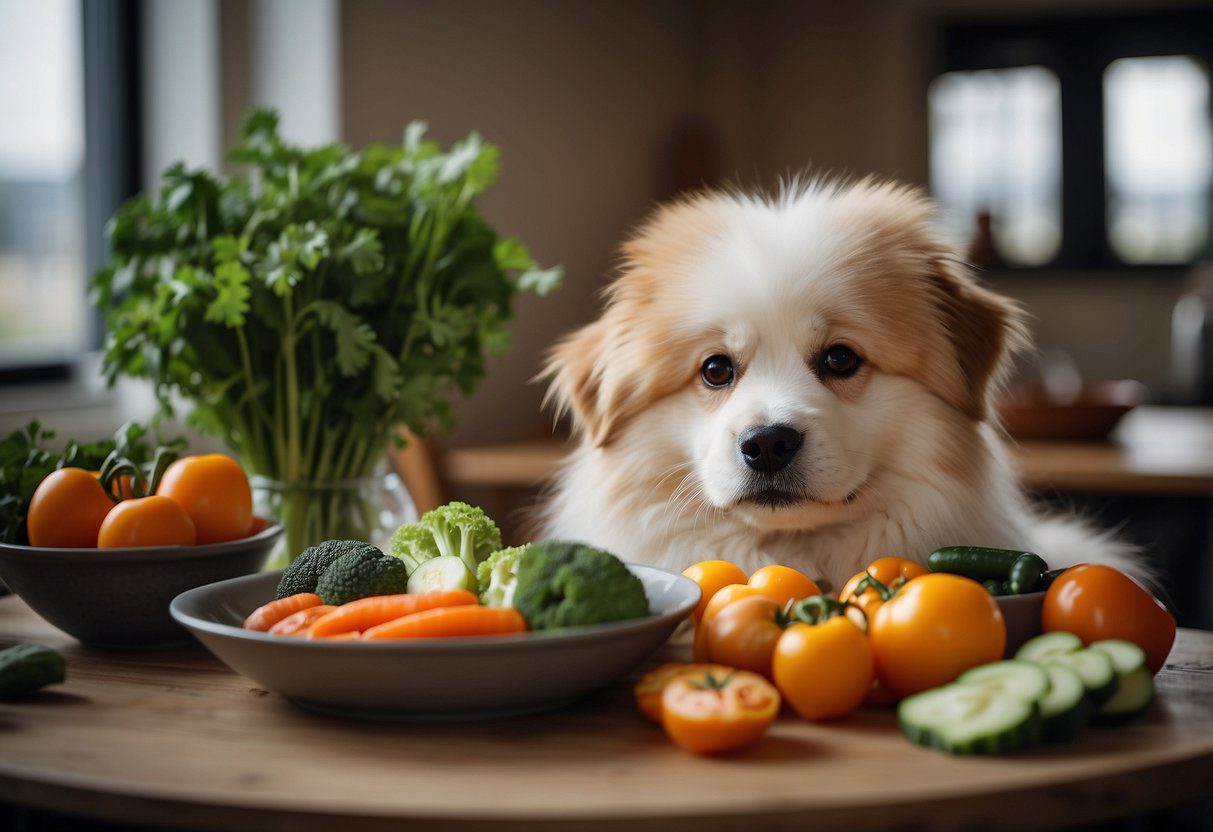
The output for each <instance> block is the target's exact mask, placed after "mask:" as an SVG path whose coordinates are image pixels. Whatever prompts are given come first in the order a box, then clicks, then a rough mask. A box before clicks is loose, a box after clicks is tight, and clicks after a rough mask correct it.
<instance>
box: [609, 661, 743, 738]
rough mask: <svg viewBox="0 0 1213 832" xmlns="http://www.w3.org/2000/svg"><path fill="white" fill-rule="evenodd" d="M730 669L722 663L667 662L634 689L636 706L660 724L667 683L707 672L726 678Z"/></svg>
mask: <svg viewBox="0 0 1213 832" xmlns="http://www.w3.org/2000/svg"><path fill="white" fill-rule="evenodd" d="M730 670H732V668H729V667H725V666H724V665H720V664H683V663H682V662H668V663H667V664H663V665H660V666H659V667H655V668H653V669H652V670H650V671H649V672H648V673H646V674H644V677H643V678H642V679H641V680H640V681H639V682H637V683H636V687H635V688H633V689H632V691H633V693H635V695H636V707H638V708H639V709H640V712H641V713H642V714H644V715H645V716H647V717H648V718H649V719H651V720H653V722H656V723H657V724H658V725H660V724H661V694H662V693H663V692H665V687H666V685H668V684H669V683H670V682H672V681H674V680H675V679H682V678H684V677H690V676H700V677H702V676H703V674H705V673H712V674H713V675H715V676H716V677H717V678H724V677H725V676H726V675H728V673H729V671H730Z"/></svg>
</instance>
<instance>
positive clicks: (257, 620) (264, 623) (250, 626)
mask: <svg viewBox="0 0 1213 832" xmlns="http://www.w3.org/2000/svg"><path fill="white" fill-rule="evenodd" d="M323 603H324V602H323V601H321V600H320V596H319V595H316V594H315V593H313V592H300V593H298V594H296V595H288V596H287V597H285V598H277V599H275V600H273V601H270V602H269V603H268V604H262V605H261V606H260V607H257V609H255V610H253V611H252V612H251V613H249V615H248V617H247V618H246V619H244V629H246V630H258V631H260V632H266V631H268V630H269V629H270V628H271V627H273V626H274V625H275V624H277V623H278V622H279V621H282V620H283V619H284V618H286V617H288V616H290V615H294V614H295V613H297V612H299V611H300V610H306V609H308V608H310V607H318V606H320V605H321V604H323Z"/></svg>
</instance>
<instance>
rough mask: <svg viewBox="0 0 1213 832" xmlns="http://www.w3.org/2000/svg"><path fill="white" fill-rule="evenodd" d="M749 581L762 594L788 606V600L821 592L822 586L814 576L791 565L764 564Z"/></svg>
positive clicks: (782, 605) (796, 599)
mask: <svg viewBox="0 0 1213 832" xmlns="http://www.w3.org/2000/svg"><path fill="white" fill-rule="evenodd" d="M748 583H749V585H750V586H752V587H754V589H756V590H758V591H759V592H760V593H761V594H763V595H765V596H767V597H768V598H774V599H775V600H776V601H778V602H779V606H780V607H786V606H787V603H788V601H799V600H800V599H801V598H808V597H809V596H810V595H820V594H821V587H819V586H817V583H816V582H815V581H814V580H813V579H812V578H810V577H809V576H808V575H806V574H804V573H803V572H798V571H796V570H795V569H793V568H792V567H790V566H779V565H776V564H772V565H770V566H764V567H762V568H761V569H759V570H758V571H757V572H755V573H754V574H753V575H751V576H750V580H749V582H748Z"/></svg>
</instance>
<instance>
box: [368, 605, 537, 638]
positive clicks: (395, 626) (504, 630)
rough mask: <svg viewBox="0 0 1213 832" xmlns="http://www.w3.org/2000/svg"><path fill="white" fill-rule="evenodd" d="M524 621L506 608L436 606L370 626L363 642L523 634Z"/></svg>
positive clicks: (514, 611) (516, 612)
mask: <svg viewBox="0 0 1213 832" xmlns="http://www.w3.org/2000/svg"><path fill="white" fill-rule="evenodd" d="M526 629H527V623H526V619H525V618H523V617H522V615H521V614H520V613H519V612H518V610H515V609H511V608H509V607H480V606H475V605H460V606H453V607H449V606H448V607H435V608H433V609H428V610H424V611H422V612H415V613H413V614H411V615H406V616H404V617H403V618H397V619H396V620H394V621H389V622H387V623H386V624H380V625H378V626H376V627H372V628H370V629H369V630H367V631H366V632H364V633H363V634H362V638H363V640H365V641H374V640H377V639H389V638H460V637H469V636H500V635H509V634H511V633H522V632H526Z"/></svg>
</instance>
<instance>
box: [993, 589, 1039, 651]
mask: <svg viewBox="0 0 1213 832" xmlns="http://www.w3.org/2000/svg"><path fill="white" fill-rule="evenodd" d="M994 600H995V601H997V602H998V608H999V609H1000V610H1002V617H1003V620H1004V621H1006V622H1007V649H1006V653H1005V655H1006V657H1007V658H1008V659H1009V658H1010V657H1011V656H1012V655H1014V653H1015V651H1016V650H1018V649H1019V648H1020V647H1021V646H1022V645H1023V643H1024V642H1025V641H1027V640H1028V639H1030V638H1032V637H1033V636H1038V635H1040V613H1041V610H1042V609H1043V608H1044V604H1045V593H1043V592H1028V593H1025V594H1023V595H1000V596H998V597H997V598H995V599H994Z"/></svg>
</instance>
